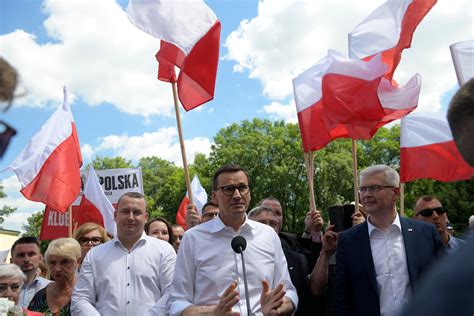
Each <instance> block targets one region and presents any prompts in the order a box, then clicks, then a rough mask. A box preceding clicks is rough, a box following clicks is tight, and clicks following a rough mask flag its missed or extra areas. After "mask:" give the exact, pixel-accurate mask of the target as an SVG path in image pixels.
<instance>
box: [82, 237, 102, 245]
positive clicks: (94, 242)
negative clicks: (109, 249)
mask: <svg viewBox="0 0 474 316" xmlns="http://www.w3.org/2000/svg"><path fill="white" fill-rule="evenodd" d="M79 243H80V244H81V245H82V246H85V245H87V244H88V243H91V245H92V246H97V245H100V244H101V243H103V241H102V238H100V237H92V238H87V237H81V238H79Z"/></svg>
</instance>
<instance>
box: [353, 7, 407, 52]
mask: <svg viewBox="0 0 474 316" xmlns="http://www.w3.org/2000/svg"><path fill="white" fill-rule="evenodd" d="M412 2H413V1H412V0H388V1H387V2H385V3H384V4H382V5H381V6H380V7H378V8H377V9H375V11H373V12H372V13H371V14H370V15H369V16H368V17H367V18H365V20H363V21H362V22H361V23H360V24H359V25H357V26H356V27H355V28H354V30H353V31H352V32H351V33H349V56H350V57H351V58H356V59H363V58H365V57H367V56H372V55H374V54H377V53H380V52H383V51H385V50H388V49H390V48H393V47H395V46H396V45H397V43H398V41H399V39H400V33H401V30H402V21H403V17H404V15H405V13H406V10H407V8H408V6H409V5H410V4H411V3H412Z"/></svg>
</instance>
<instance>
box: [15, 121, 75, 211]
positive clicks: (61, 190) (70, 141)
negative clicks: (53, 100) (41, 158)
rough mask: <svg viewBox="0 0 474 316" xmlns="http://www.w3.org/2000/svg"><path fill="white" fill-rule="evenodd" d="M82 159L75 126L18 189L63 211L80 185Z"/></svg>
mask: <svg viewBox="0 0 474 316" xmlns="http://www.w3.org/2000/svg"><path fill="white" fill-rule="evenodd" d="M81 165H82V158H81V152H80V146H79V140H78V137H77V132H76V126H75V124H74V123H72V134H71V135H70V136H69V137H68V138H66V140H64V141H63V142H62V143H61V144H60V145H59V146H58V147H56V149H55V150H54V151H53V152H52V153H51V155H50V156H49V157H48V159H46V161H45V162H44V164H43V166H42V167H41V170H40V171H39V172H38V174H37V175H36V177H35V178H34V179H33V180H32V181H31V182H30V183H29V184H28V185H27V186H25V187H24V188H23V189H22V190H21V191H20V192H21V193H22V194H23V195H24V196H25V198H27V199H28V200H31V201H36V202H43V203H44V204H46V205H47V206H49V207H51V208H53V209H55V210H58V211H61V212H65V211H66V210H67V208H68V207H69V205H71V204H72V202H74V200H75V199H76V197H77V195H78V194H79V192H80V188H81V174H80V170H79V169H80V168H81Z"/></svg>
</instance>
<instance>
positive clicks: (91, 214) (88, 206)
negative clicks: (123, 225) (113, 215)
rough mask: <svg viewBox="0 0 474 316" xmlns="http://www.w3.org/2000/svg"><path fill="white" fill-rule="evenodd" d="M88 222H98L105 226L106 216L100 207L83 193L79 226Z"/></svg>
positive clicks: (78, 217) (78, 220)
mask: <svg viewBox="0 0 474 316" xmlns="http://www.w3.org/2000/svg"><path fill="white" fill-rule="evenodd" d="M87 222H92V223H96V224H98V225H100V226H102V227H105V226H104V218H103V217H102V214H101V213H100V211H99V209H98V208H97V207H96V206H95V205H94V204H92V202H91V201H89V200H88V199H87V197H86V196H85V195H83V196H82V199H81V204H80V205H79V207H78V212H77V227H79V226H81V225H82V224H84V223H87Z"/></svg>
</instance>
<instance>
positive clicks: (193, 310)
mask: <svg viewBox="0 0 474 316" xmlns="http://www.w3.org/2000/svg"><path fill="white" fill-rule="evenodd" d="M468 88H469V89H470V91H471V95H472V96H474V91H473V90H474V80H471V81H470V85H469V86H468ZM460 93H461V94H462V93H463V91H462V89H461V92H460ZM458 94H459V92H458ZM455 98H456V97H455ZM470 100H471V102H470V103H468V104H469V105H472V104H474V102H472V100H473V99H470ZM471 108H472V107H471ZM470 111H471V112H472V109H471V110H470ZM473 117H474V115H472V116H471V121H472V118H473ZM450 122H451V121H450ZM473 126H474V124H471V125H469V128H467V129H462V130H459V129H458V130H457V131H458V132H459V133H461V134H462V133H464V132H465V131H470V129H472V128H474V127H473ZM455 130H456V129H453V135H454V137H455V139H456V138H458V139H459V137H460V139H461V144H463V145H461V146H467V147H463V150H462V151H461V152H462V153H463V154H465V155H466V156H465V157H466V160H467V162H468V163H469V164H471V165H473V166H474V159H473V157H474V155H473V154H472V153H474V145H473V143H474V142H473V141H472V135H474V133H471V134H470V135H471V137H470V142H469V141H468V139H466V138H465V136H463V135H461V134H456V133H457V132H454V131H455ZM466 144H469V145H466ZM469 146H470V147H469ZM359 180H360V186H359V188H358V190H359V196H360V202H361V207H360V210H359V211H358V212H355V213H354V214H353V215H352V227H351V228H348V229H346V230H344V231H336V229H335V226H334V225H333V224H334V223H331V225H329V226H328V227H326V229H324V226H325V223H324V220H323V217H322V216H321V214H320V212H319V211H317V210H312V211H309V212H308V213H307V214H306V217H305V221H304V222H305V229H304V232H303V233H302V234H293V233H288V232H283V231H282V227H283V221H284V210H283V209H282V207H281V204H280V202H279V201H278V199H276V198H275V197H268V198H265V199H263V200H261V201H259V202H258V203H257V206H256V207H255V208H253V209H251V210H248V209H249V206H250V202H251V179H250V177H249V175H248V174H247V172H246V171H245V170H244V169H243V168H242V167H240V166H239V165H236V164H226V165H224V166H222V167H221V168H219V169H218V170H217V171H216V172H215V174H214V176H213V179H212V199H211V201H210V202H209V203H207V204H206V205H204V207H203V209H202V213H201V214H199V212H198V211H197V209H196V207H195V206H194V205H189V206H188V213H187V216H186V223H187V225H188V227H189V229H188V230H186V231H184V229H183V228H182V227H180V226H176V225H171V224H170V223H169V222H168V221H167V220H165V219H163V218H154V219H149V218H148V213H147V205H146V200H145V197H144V196H143V195H142V194H140V193H137V192H128V193H126V194H124V195H123V196H122V197H121V198H120V199H119V201H118V204H117V208H116V211H115V213H114V218H115V222H116V226H117V234H116V236H109V235H108V234H107V233H106V231H105V230H104V229H103V228H102V227H101V226H99V225H96V224H93V223H86V224H83V225H82V226H80V227H79V228H78V229H77V230H76V231H75V234H74V238H59V239H56V240H54V241H52V242H51V243H50V244H49V246H48V248H47V250H46V252H45V254H44V262H45V263H46V266H47V272H46V273H45V272H43V270H41V269H40V263H41V262H42V260H43V256H42V254H41V251H40V245H39V242H38V240H37V239H36V238H35V237H21V238H19V239H18V240H17V241H16V242H15V243H14V244H13V246H12V248H11V264H3V265H0V297H7V298H8V299H10V300H12V301H14V302H15V304H17V305H18V306H20V307H22V308H25V309H27V310H29V311H36V312H41V313H46V314H47V315H51V314H52V315H87V316H89V315H173V316H174V315H183V316H184V315H293V314H295V315H419V314H429V315H445V314H443V313H444V312H445V311H446V308H447V307H448V306H449V309H451V310H454V311H455V312H453V313H450V314H453V315H471V314H473V312H474V301H473V300H472V297H473V292H474V290H473V287H472V284H473V283H472V282H473V279H474V274H473V273H472V265H473V264H474V249H473V247H474V246H473V243H474V241H473V240H472V237H471V238H470V239H469V240H468V241H467V242H465V241H464V240H462V239H460V238H456V237H454V236H452V235H450V234H449V231H448V230H447V226H448V217H447V210H446V209H444V208H443V206H442V203H441V201H440V200H439V199H438V198H436V197H435V196H431V195H425V196H421V197H419V198H418V199H417V200H416V202H415V204H414V208H413V209H414V211H415V213H414V217H413V218H406V217H402V216H400V215H399V214H398V212H397V209H396V204H397V201H398V199H399V197H400V178H399V175H398V173H397V171H396V170H394V169H393V168H391V167H389V166H386V165H374V166H370V167H368V168H366V169H364V170H362V171H361V172H360V174H359ZM237 236H239V237H240V241H239V243H240V244H239V245H240V246H239V247H238V248H236V247H234V245H233V244H234V241H235V237H237ZM242 239H243V240H244V242H243V243H242ZM244 258H245V264H244ZM439 273H442V274H439ZM451 274H452V277H449V278H448V277H447V276H451ZM440 285H442V286H443V288H441V289H440ZM455 290H458V291H461V292H462V294H456V295H451V294H450V293H448V294H446V295H445V294H443V293H446V292H455ZM435 294H438V295H435ZM439 294H443V295H442V297H439ZM426 299H431V300H435V301H430V302H429V305H430V306H431V307H426V306H425V305H424V304H427V303H428V302H427V301H426ZM432 306H436V308H435V309H433V307H432ZM427 310H429V311H430V312H429V313H425V311H427Z"/></svg>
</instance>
